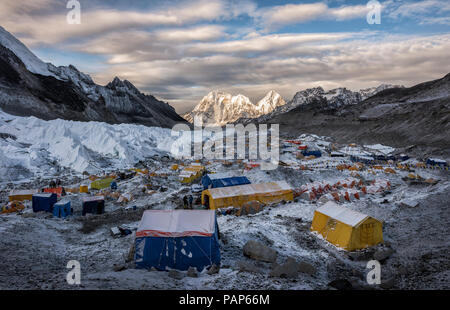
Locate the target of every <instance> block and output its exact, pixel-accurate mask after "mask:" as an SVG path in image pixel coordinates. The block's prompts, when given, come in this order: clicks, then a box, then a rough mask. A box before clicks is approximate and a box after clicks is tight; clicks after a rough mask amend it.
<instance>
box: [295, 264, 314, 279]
mask: <svg viewBox="0 0 450 310" xmlns="http://www.w3.org/2000/svg"><path fill="white" fill-rule="evenodd" d="M297 266H298V271H300V272H301V273H306V274H309V275H310V276H314V275H315V274H316V272H317V271H316V267H314V266H313V265H311V264H310V263H307V262H300V263H298V264H297Z"/></svg>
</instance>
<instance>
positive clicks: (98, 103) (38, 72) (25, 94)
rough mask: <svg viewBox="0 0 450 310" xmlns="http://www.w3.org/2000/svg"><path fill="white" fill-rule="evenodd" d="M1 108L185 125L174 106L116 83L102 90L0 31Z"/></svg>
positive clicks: (66, 116) (58, 115)
mask: <svg viewBox="0 0 450 310" xmlns="http://www.w3.org/2000/svg"><path fill="white" fill-rule="evenodd" d="M0 108H1V109H3V110H4V111H5V112H7V113H10V114H13V115H19V116H36V117H38V118H42V119H45V120H49V119H56V118H61V119H66V120H78V121H103V122H107V123H112V124H115V123H138V124H143V125H147V126H161V127H171V126H173V125H174V124H175V123H177V122H185V120H184V119H183V118H181V117H180V116H179V115H178V114H177V113H176V112H175V109H174V108H173V107H171V106H170V105H169V104H167V103H165V102H162V101H160V100H158V99H156V98H155V97H153V96H151V95H145V94H143V93H141V92H140V91H139V90H138V89H137V88H136V87H135V86H133V84H131V83H130V82H129V81H121V80H120V79H119V78H115V79H114V80H113V81H112V82H111V83H109V84H108V85H106V86H101V85H97V84H95V83H94V81H93V80H92V79H91V77H90V76H89V75H87V74H84V73H82V72H80V71H78V70H77V69H76V68H75V67H74V66H68V67H55V66H54V65H52V64H48V63H44V62H43V61H41V60H40V59H39V58H38V57H36V56H35V55H34V54H33V53H32V52H31V51H30V50H29V49H28V48H27V47H26V46H25V45H24V44H22V43H21V42H20V41H19V40H17V39H16V38H15V37H14V36H13V35H11V34H10V33H8V32H7V31H6V30H5V29H3V28H2V27H0Z"/></svg>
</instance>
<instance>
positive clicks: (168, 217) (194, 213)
mask: <svg viewBox="0 0 450 310" xmlns="http://www.w3.org/2000/svg"><path fill="white" fill-rule="evenodd" d="M215 216H216V214H215V212H214V210H147V211H145V212H144V214H143V215H142V219H141V222H140V223H139V227H138V230H137V232H136V237H145V236H151V237H185V236H190V237H193V236H202V237H205V236H211V235H212V234H214V232H215V222H216V217H215Z"/></svg>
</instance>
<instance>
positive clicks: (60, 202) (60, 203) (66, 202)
mask: <svg viewBox="0 0 450 310" xmlns="http://www.w3.org/2000/svg"><path fill="white" fill-rule="evenodd" d="M69 203H70V200H67V199H66V200H61V201H58V202H57V203H55V206H65V205H66V204H69Z"/></svg>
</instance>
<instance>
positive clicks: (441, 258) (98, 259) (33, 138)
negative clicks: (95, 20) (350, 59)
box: [0, 113, 450, 289]
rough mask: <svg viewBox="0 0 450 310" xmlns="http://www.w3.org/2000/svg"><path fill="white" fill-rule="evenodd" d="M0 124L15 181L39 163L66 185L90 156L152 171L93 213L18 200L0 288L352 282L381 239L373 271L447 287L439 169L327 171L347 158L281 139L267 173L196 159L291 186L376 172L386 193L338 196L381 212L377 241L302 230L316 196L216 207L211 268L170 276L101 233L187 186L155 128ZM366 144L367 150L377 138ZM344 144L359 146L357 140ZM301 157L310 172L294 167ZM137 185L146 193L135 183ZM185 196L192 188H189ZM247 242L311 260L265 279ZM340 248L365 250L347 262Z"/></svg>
mask: <svg viewBox="0 0 450 310" xmlns="http://www.w3.org/2000/svg"><path fill="white" fill-rule="evenodd" d="M0 133H2V134H3V135H2V138H0V156H1V159H2V169H10V170H8V171H13V170H11V167H14V165H17V166H18V167H22V171H24V174H22V175H19V174H12V175H11V178H13V180H12V181H17V179H19V178H21V179H22V181H21V184H20V187H21V188H41V187H44V186H47V182H48V181H49V180H50V179H51V178H53V177H54V174H53V172H52V171H51V169H52V168H53V169H56V168H57V167H60V166H64V165H67V166H69V167H71V168H72V169H73V170H75V172H77V171H78V173H74V174H72V172H69V173H62V174H59V175H58V176H59V177H60V178H61V179H62V182H63V186H65V187H69V188H72V187H77V186H79V185H80V184H86V183H89V182H90V181H89V180H88V179H87V176H82V175H81V174H80V173H79V172H81V171H83V170H86V169H89V167H90V165H93V163H91V162H90V161H94V163H95V164H96V165H98V163H99V161H100V162H101V164H102V165H104V166H105V167H108V165H107V163H109V164H110V167H111V170H112V169H118V168H129V167H133V166H134V165H136V162H137V161H141V162H140V163H139V165H140V167H147V168H149V169H150V171H152V172H155V173H156V175H155V176H147V175H143V174H139V173H138V174H137V175H136V176H134V177H132V178H130V179H127V180H123V181H119V182H118V192H120V193H130V194H131V195H132V196H133V199H132V201H130V202H125V203H119V202H118V201H117V199H116V198H111V197H109V196H107V198H106V201H105V202H106V213H105V214H103V215H98V216H93V215H88V216H85V217H83V216H81V198H82V197H84V196H87V195H88V194H71V193H70V194H68V195H67V196H66V198H65V199H69V200H70V201H71V202H72V206H73V208H74V215H73V216H71V217H69V218H68V219H66V220H62V219H57V218H54V217H53V216H52V215H50V214H46V213H33V212H32V210H31V209H30V207H31V206H30V204H29V203H28V204H27V209H26V211H25V212H24V213H23V214H16V213H14V214H2V215H0V234H1V241H0V253H2V254H1V255H0V270H1V271H2V272H0V283H1V284H0V289H326V288H327V284H328V283H329V282H330V281H332V280H336V279H348V280H351V281H352V283H356V284H357V285H360V286H361V287H364V283H365V282H364V279H365V273H366V272H367V270H366V269H365V268H366V267H365V264H366V262H367V260H368V259H370V258H371V257H372V256H370V255H372V254H373V253H374V251H376V250H378V249H384V248H386V247H387V248H392V249H393V250H394V254H392V255H391V257H390V258H389V259H388V260H387V261H386V262H384V263H383V267H382V268H383V271H382V272H383V274H382V277H383V278H384V279H389V278H394V279H395V282H394V287H395V288H449V283H450V281H449V275H448V269H449V258H448V254H447V252H448V246H449V245H450V244H449V240H448V235H449V234H448V233H449V231H448V230H449V228H448V227H450V225H449V224H450V223H449V216H448V211H447V206H448V203H449V202H450V200H449V199H450V198H449V195H448V191H449V190H450V180H449V177H448V171H445V170H429V169H416V171H415V173H416V174H419V175H420V176H421V177H422V178H423V179H428V178H433V179H436V180H438V183H437V184H436V185H427V184H422V185H420V184H419V185H411V184H408V183H407V182H405V181H404V180H403V178H404V177H406V176H407V175H408V174H409V173H410V172H409V171H403V170H399V169H396V173H395V174H390V173H386V172H385V171H383V170H378V171H370V169H364V170H362V171H357V172H353V171H349V170H344V171H339V170H337V169H336V168H335V167H336V166H337V165H338V164H341V163H343V162H345V163H349V164H350V163H351V162H350V161H349V159H348V157H346V158H332V157H328V156H327V155H326V153H324V156H322V157H321V158H316V159H312V160H305V159H297V158H296V156H295V151H296V150H295V148H294V149H293V150H292V151H287V150H288V149H287V148H284V149H283V153H282V155H281V160H283V161H284V162H285V163H289V164H288V166H279V167H278V168H277V169H276V170H272V171H262V170H260V169H258V168H254V169H250V170H248V169H244V163H239V161H232V165H231V166H228V165H225V163H224V162H222V161H220V160H218V161H208V162H207V161H204V164H205V165H206V167H207V169H208V170H209V171H214V172H217V173H221V172H230V171H233V174H236V173H240V174H242V175H245V176H247V177H248V178H249V180H250V181H251V182H252V183H261V182H268V181H276V180H280V181H281V180H285V181H287V182H288V183H289V184H291V186H293V187H294V188H300V186H302V185H305V184H308V183H312V182H316V181H318V182H323V183H329V184H334V183H336V182H337V181H340V180H343V179H347V178H351V177H352V178H354V177H355V175H356V174H358V176H357V177H358V178H360V179H361V180H363V181H364V182H366V183H370V182H371V181H372V180H375V179H386V180H388V181H389V182H390V183H391V184H392V188H391V189H390V190H389V191H385V192H381V193H377V194H369V195H366V196H365V197H362V198H361V199H360V200H355V201H352V202H343V203H342V205H344V206H345V207H348V208H350V209H352V210H355V211H359V212H362V213H365V214H368V215H370V216H373V217H376V218H378V219H380V220H382V221H383V223H384V240H385V244H384V245H380V246H377V247H375V248H373V249H368V250H366V251H362V252H361V253H359V252H357V253H347V252H345V251H343V250H342V249H339V248H336V247H335V246H333V245H332V244H330V243H328V242H327V241H325V240H323V238H321V237H320V236H317V235H316V234H313V233H311V232H310V226H311V221H312V219H313V215H314V211H315V210H316V209H317V208H318V207H319V206H320V205H321V204H322V202H320V201H306V200H303V199H299V198H297V199H296V200H295V201H293V202H286V203H279V204H275V205H273V206H270V207H266V208H265V209H264V210H263V211H262V212H260V213H257V214H254V215H248V216H241V217H238V216H235V215H232V214H231V215H223V214H222V213H221V212H219V213H218V224H219V229H220V236H221V239H220V246H221V257H222V261H221V269H220V272H219V274H215V275H208V274H207V273H206V272H205V271H203V272H202V273H201V274H200V275H199V277H198V278H189V277H185V278H183V279H182V280H176V279H173V278H170V277H169V276H168V273H167V272H158V271H147V270H139V269H134V268H133V266H132V265H130V264H126V263H125V257H126V256H127V254H128V251H129V249H130V246H131V245H132V244H133V241H134V236H133V234H131V235H127V236H123V237H119V238H113V237H112V236H111V234H110V229H111V228H112V227H116V226H118V225H122V224H127V225H129V226H130V227H137V224H138V223H139V220H140V218H141V216H142V212H143V211H144V210H145V209H175V208H180V207H181V206H182V197H183V195H186V194H190V193H191V186H190V185H182V184H180V183H179V181H178V180H177V176H178V173H179V172H178V171H174V170H171V169H170V167H171V166H172V165H173V164H175V163H177V164H180V163H181V161H180V160H179V159H175V158H172V157H170V156H168V157H163V156H155V155H157V154H158V155H161V154H166V152H168V151H169V150H170V138H168V137H169V136H170V133H169V132H168V131H167V130H164V129H159V128H147V127H143V126H134V125H107V124H101V123H95V122H90V123H78V122H68V121H61V120H55V121H48V122H45V121H41V120H38V119H35V118H20V117H11V116H8V115H6V114H4V113H0ZM301 139H303V141H304V142H307V143H309V144H310V145H315V146H320V145H323V146H324V149H325V147H327V146H329V143H330V139H329V138H328V137H318V136H313V135H303V136H301ZM341 148H342V146H341ZM373 148H374V149H375V150H374V151H378V150H380V149H387V148H388V147H384V146H382V145H376V146H375V147H373ZM356 149H357V151H358V152H360V151H362V148H361V147H358V146H357V147H356ZM366 149H368V148H366ZM73 154H75V155H76V156H75V155H73ZM3 160H4V161H3ZM54 161H56V162H57V164H56V165H55V164H54V163H53V162H54ZM185 163H186V164H187V163H189V161H185ZM301 165H302V166H307V167H309V168H310V170H300V169H299V167H300V166H301ZM55 167H56V168H55ZM74 167H76V169H75V168H74ZM25 168H26V169H25ZM47 169H48V170H47ZM17 170H18V169H17ZM93 170H95V169H93ZM96 172H98V169H97V170H96ZM26 173H28V174H26ZM14 178H15V179H14ZM146 184H150V185H151V187H152V188H153V189H154V190H153V191H152V192H148V191H145V190H144V191H143V190H142V189H143V188H145V185H146ZM8 190H9V188H8V187H7V186H6V185H5V184H4V183H3V184H1V183H0V200H1V202H2V203H4V202H5V201H6V199H7V193H8ZM95 193H97V192H95V191H93V192H92V193H91V194H95ZM192 194H193V195H194V196H195V198H197V197H199V193H192ZM405 199H409V200H413V201H416V202H418V206H417V207H414V208H409V207H405V206H404V205H403V204H402V201H404V200H405ZM134 206H135V207H136V209H135V210H134V209H133V208H132V207H134ZM195 207H196V208H201V206H200V205H196V206H195ZM249 240H257V241H259V242H262V243H264V244H265V245H267V246H269V247H271V248H273V249H275V250H276V251H277V252H278V258H277V263H278V264H282V263H284V262H285V261H286V259H287V258H289V257H290V258H294V259H295V260H297V261H301V262H305V263H308V264H310V265H312V266H314V268H315V269H316V273H314V274H313V275H308V274H303V273H301V274H300V276H299V277H298V278H297V279H285V278H274V277H270V276H269V273H270V271H271V270H272V268H273V266H272V265H271V264H270V263H264V262H258V261H253V260H251V259H249V258H247V257H245V256H244V255H243V251H242V247H243V246H244V244H245V243H246V242H247V241H249ZM367 253H368V255H369V256H367ZM350 254H352V255H356V257H358V256H362V257H365V258H364V259H355V256H352V255H350ZM364 255H366V256H367V257H366V256H364ZM72 259H75V260H78V261H79V262H80V263H81V268H82V284H81V286H70V285H68V284H67V282H66V274H67V271H68V269H67V268H66V264H67V262H68V261H69V260H72ZM241 262H246V263H248V264H251V265H252V266H253V267H254V268H255V270H253V271H244V270H241V268H240V267H239V266H240V263H241ZM115 266H116V267H117V266H123V268H120V269H124V270H121V271H116V270H118V269H117V268H115ZM356 284H355V285H356Z"/></svg>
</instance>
